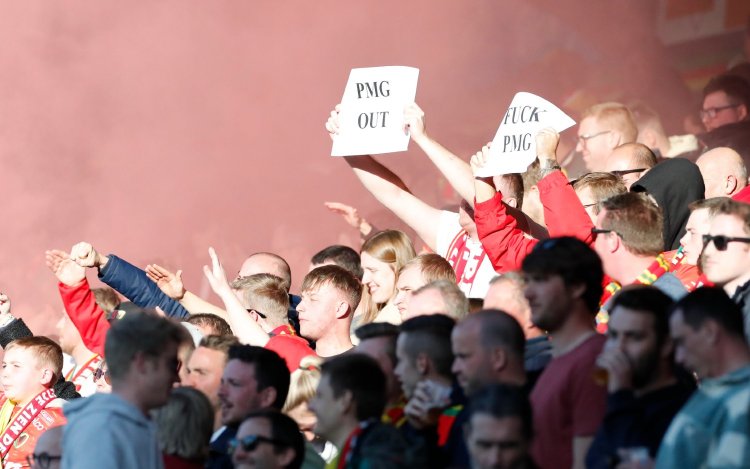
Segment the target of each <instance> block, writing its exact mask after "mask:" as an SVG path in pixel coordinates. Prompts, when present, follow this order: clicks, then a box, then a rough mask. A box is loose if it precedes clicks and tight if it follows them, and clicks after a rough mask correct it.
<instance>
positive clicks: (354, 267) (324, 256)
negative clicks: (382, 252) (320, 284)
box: [310, 244, 363, 280]
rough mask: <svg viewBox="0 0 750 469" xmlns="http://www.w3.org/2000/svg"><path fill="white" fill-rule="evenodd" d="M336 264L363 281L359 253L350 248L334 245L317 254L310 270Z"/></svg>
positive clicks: (311, 260)
mask: <svg viewBox="0 0 750 469" xmlns="http://www.w3.org/2000/svg"><path fill="white" fill-rule="evenodd" d="M330 264H334V265H337V266H339V267H343V268H344V269H346V270H348V271H349V272H351V273H352V275H354V276H355V277H357V278H358V279H359V280H362V274H363V272H362V264H361V260H360V258H359V253H358V252H357V251H355V250H354V249H352V248H350V247H349V246H342V245H340V244H334V245H333V246H328V247H326V248H323V249H322V250H320V251H318V252H317V253H315V255H314V256H312V259H310V270H313V269H314V268H316V267H320V266H322V265H330Z"/></svg>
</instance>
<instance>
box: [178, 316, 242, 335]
mask: <svg viewBox="0 0 750 469" xmlns="http://www.w3.org/2000/svg"><path fill="white" fill-rule="evenodd" d="M185 322H187V323H189V324H192V325H194V326H196V327H197V328H199V329H200V330H201V331H203V332H205V333H206V335H228V336H231V335H232V328H231V327H229V323H228V322H227V321H226V320H225V319H224V318H221V317H219V316H217V315H215V314H210V313H198V314H191V315H190V317H189V318H187V319H186V320H185Z"/></svg>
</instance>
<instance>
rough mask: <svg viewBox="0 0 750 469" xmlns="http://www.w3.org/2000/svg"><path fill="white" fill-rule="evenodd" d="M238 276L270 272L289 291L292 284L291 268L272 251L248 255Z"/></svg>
mask: <svg viewBox="0 0 750 469" xmlns="http://www.w3.org/2000/svg"><path fill="white" fill-rule="evenodd" d="M242 267H243V269H242V270H241V271H240V274H241V275H240V277H246V276H248V275H254V274H261V273H262V274H271V275H275V276H277V277H279V278H280V279H281V280H282V281H283V285H284V288H285V289H286V291H287V292H289V288H291V286H292V269H291V268H290V267H289V263H288V262H287V261H286V260H285V259H284V258H283V257H281V256H279V255H278V254H274V253H272V252H256V253H255V254H252V255H250V257H248V258H247V259H245V262H244V263H243V265H242Z"/></svg>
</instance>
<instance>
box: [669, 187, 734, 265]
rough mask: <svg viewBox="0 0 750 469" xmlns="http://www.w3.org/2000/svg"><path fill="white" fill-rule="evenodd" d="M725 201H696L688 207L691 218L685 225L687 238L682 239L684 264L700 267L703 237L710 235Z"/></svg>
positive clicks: (723, 198) (721, 198)
mask: <svg viewBox="0 0 750 469" xmlns="http://www.w3.org/2000/svg"><path fill="white" fill-rule="evenodd" d="M724 200H726V197H714V198H712V199H702V200H696V201H695V202H693V203H691V204H690V205H689V206H688V208H689V209H690V217H688V221H687V223H686V224H685V236H683V237H682V239H680V245H681V246H682V253H683V254H684V256H685V258H684V260H683V262H684V263H686V264H689V265H698V258H699V257H700V255H701V252H702V251H703V235H706V234H708V232H709V230H710V228H711V220H713V217H714V213H715V211H716V208H717V207H718V206H719V205H721V204H722V203H723V202H724Z"/></svg>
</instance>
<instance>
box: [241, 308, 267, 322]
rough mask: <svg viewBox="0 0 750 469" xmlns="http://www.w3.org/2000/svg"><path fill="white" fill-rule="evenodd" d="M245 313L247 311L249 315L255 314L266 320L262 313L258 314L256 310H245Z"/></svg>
mask: <svg viewBox="0 0 750 469" xmlns="http://www.w3.org/2000/svg"><path fill="white" fill-rule="evenodd" d="M245 311H247V312H248V313H250V314H253V313H255V314H257V315H258V316H260V317H262V318H263V319H266V315H265V314H263V313H261V312H260V311H258V310H257V309H253V308H249V309H247V310H245Z"/></svg>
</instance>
